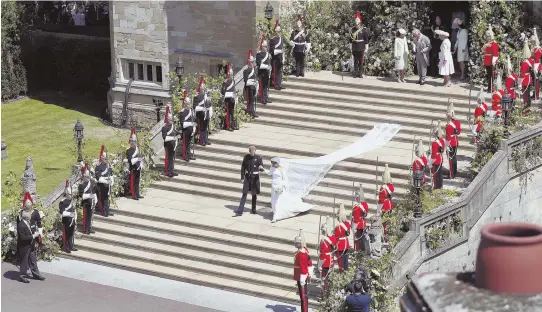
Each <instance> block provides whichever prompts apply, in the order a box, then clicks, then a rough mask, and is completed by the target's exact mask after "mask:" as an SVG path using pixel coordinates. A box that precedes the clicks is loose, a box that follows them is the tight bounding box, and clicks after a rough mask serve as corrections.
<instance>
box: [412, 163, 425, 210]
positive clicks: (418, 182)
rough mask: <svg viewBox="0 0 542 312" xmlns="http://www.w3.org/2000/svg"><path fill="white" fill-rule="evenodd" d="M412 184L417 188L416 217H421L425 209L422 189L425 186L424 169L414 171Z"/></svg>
mask: <svg viewBox="0 0 542 312" xmlns="http://www.w3.org/2000/svg"><path fill="white" fill-rule="evenodd" d="M412 186H413V187H414V189H415V190H416V206H415V207H414V218H421V217H422V213H423V211H422V200H421V197H420V191H421V189H422V187H423V170H416V171H414V172H413V173H412Z"/></svg>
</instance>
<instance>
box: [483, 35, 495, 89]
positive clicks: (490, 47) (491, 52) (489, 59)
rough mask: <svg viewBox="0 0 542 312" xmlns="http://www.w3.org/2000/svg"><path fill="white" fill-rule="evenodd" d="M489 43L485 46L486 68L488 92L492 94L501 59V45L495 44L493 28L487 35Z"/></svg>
mask: <svg viewBox="0 0 542 312" xmlns="http://www.w3.org/2000/svg"><path fill="white" fill-rule="evenodd" d="M485 35H486V39H487V40H488V42H487V43H486V44H485V45H484V46H483V48H482V50H483V51H482V52H483V53H484V66H485V68H486V79H487V92H492V87H493V80H494V79H495V65H496V64H497V60H498V59H499V45H498V44H497V42H495V36H494V35H493V30H492V29H491V26H489V29H488V30H487V31H486V33H485Z"/></svg>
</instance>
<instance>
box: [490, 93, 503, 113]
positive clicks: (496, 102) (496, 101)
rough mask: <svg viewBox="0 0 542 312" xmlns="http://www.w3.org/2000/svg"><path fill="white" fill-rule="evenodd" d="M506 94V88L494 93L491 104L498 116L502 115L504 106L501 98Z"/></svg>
mask: <svg viewBox="0 0 542 312" xmlns="http://www.w3.org/2000/svg"><path fill="white" fill-rule="evenodd" d="M503 95H504V90H498V91H495V93H493V98H492V99H493V103H492V104H493V105H491V109H493V110H494V111H495V113H496V115H497V117H499V116H501V113H502V106H501V100H502V97H503Z"/></svg>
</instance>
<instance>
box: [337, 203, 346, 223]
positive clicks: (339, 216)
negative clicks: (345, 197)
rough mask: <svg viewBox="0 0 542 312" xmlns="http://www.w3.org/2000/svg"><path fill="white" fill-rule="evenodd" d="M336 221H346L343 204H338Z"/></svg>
mask: <svg viewBox="0 0 542 312" xmlns="http://www.w3.org/2000/svg"><path fill="white" fill-rule="evenodd" d="M337 219H338V220H339V222H344V221H346V211H345V210H344V204H343V203H340V204H339V212H338V213H337Z"/></svg>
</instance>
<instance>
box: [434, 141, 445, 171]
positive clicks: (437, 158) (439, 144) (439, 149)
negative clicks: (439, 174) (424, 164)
mask: <svg viewBox="0 0 542 312" xmlns="http://www.w3.org/2000/svg"><path fill="white" fill-rule="evenodd" d="M444 146H445V145H444V139H443V138H439V139H438V140H435V141H433V143H431V159H433V165H440V164H441V163H442V153H443V152H444Z"/></svg>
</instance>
